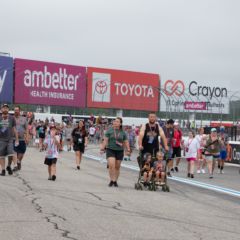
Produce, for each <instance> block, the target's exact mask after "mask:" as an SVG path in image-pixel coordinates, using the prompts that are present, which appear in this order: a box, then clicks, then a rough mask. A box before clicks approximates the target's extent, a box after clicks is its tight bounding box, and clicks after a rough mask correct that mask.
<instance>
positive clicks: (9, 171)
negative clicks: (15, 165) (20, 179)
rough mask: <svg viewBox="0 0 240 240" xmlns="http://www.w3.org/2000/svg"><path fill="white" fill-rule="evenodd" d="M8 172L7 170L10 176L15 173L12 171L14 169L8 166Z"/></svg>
mask: <svg viewBox="0 0 240 240" xmlns="http://www.w3.org/2000/svg"><path fill="white" fill-rule="evenodd" d="M6 170H7V172H8V174H9V175H12V174H13V171H12V169H11V167H10V166H7V168H6Z"/></svg>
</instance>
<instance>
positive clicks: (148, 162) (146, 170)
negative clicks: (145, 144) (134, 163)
mask: <svg viewBox="0 0 240 240" xmlns="http://www.w3.org/2000/svg"><path fill="white" fill-rule="evenodd" d="M144 162H145V163H144V166H143V168H142V170H141V171H142V175H143V180H144V182H143V185H144V186H145V187H146V186H148V185H149V183H150V181H151V180H152V174H153V163H152V156H151V154H150V153H146V155H145V161H144Z"/></svg>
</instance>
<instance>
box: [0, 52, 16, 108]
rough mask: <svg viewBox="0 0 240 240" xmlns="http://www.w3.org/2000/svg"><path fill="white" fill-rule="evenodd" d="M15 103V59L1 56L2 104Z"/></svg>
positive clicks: (0, 86)
mask: <svg viewBox="0 0 240 240" xmlns="http://www.w3.org/2000/svg"><path fill="white" fill-rule="evenodd" d="M12 101H13V58H11V57H5V56H0V103H4V102H7V103H12Z"/></svg>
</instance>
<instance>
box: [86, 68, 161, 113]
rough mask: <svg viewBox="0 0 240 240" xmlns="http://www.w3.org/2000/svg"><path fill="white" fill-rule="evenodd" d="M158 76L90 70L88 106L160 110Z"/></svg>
mask: <svg viewBox="0 0 240 240" xmlns="http://www.w3.org/2000/svg"><path fill="white" fill-rule="evenodd" d="M159 84H160V79H159V75H158V74H150V73H139V72H130V71H120V70H112V69H103V68H92V67H89V68H88V96H87V106H88V107H96V108H116V109H131V110H146V111H158V110H159Z"/></svg>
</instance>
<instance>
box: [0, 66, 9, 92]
mask: <svg viewBox="0 0 240 240" xmlns="http://www.w3.org/2000/svg"><path fill="white" fill-rule="evenodd" d="M0 73H1V72H0ZM6 76H7V70H5V71H4V72H3V75H2V76H1V74H0V93H2V88H3V85H4V82H5V79H6Z"/></svg>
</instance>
